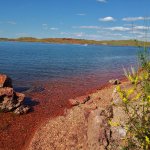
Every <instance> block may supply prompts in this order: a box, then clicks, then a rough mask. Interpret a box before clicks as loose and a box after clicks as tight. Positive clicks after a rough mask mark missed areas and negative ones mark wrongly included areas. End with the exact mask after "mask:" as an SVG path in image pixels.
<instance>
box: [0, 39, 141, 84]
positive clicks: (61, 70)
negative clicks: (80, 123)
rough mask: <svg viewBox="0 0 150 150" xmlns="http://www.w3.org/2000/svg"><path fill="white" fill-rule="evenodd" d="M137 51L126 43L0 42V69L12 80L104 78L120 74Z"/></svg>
mask: <svg viewBox="0 0 150 150" xmlns="http://www.w3.org/2000/svg"><path fill="white" fill-rule="evenodd" d="M137 52H138V49H137V48H136V47H129V46H126V47H121V46H98V45H87V46H85V45H71V44H46V43H29V42H0V72H1V73H6V74H8V75H9V76H10V77H12V78H13V81H14V84H16V83H18V82H19V83H21V82H25V83H26V82H30V83H31V84H32V83H33V82H36V81H47V80H59V79H64V80H65V79H69V78H72V77H78V79H79V80H83V81H84V82H86V83H88V82H91V80H89V79H90V78H95V79H96V80H97V79H98V80H99V81H107V80H108V79H111V78H113V77H116V78H117V77H120V76H122V75H123V71H122V68H123V66H125V67H130V66H131V65H135V64H136V61H137ZM96 80H95V82H97V81H96ZM89 84H90V83H89Z"/></svg>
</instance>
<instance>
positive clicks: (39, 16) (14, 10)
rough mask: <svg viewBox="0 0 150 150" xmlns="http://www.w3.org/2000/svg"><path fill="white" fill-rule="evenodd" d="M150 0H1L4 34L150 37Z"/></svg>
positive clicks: (0, 23)
mask: <svg viewBox="0 0 150 150" xmlns="http://www.w3.org/2000/svg"><path fill="white" fill-rule="evenodd" d="M149 8H150V0H0V14H1V15H0V37H8V38H16V37H25V36H32V37H37V38H46V37H57V38H59V37H66V38H81V39H94V40H116V39H132V38H136V39H143V38H145V37H147V38H150V33H149V32H146V33H147V34H146V36H145V30H146V31H149V30H148V29H149V23H150V9H149Z"/></svg>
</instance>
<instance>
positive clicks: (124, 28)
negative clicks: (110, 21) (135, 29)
mask: <svg viewBox="0 0 150 150" xmlns="http://www.w3.org/2000/svg"><path fill="white" fill-rule="evenodd" d="M104 29H108V30H112V31H129V30H131V29H130V28H126V27H122V26H120V27H109V28H104Z"/></svg>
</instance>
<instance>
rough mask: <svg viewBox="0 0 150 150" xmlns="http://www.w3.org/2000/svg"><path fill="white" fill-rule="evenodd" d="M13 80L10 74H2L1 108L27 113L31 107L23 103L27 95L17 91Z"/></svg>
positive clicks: (0, 81)
mask: <svg viewBox="0 0 150 150" xmlns="http://www.w3.org/2000/svg"><path fill="white" fill-rule="evenodd" d="M11 81H12V80H11V79H10V78H9V77H8V76H6V75H4V74H0V110H1V112H10V111H12V112H14V113H16V114H24V113H27V112H28V110H29V109H30V108H29V107H28V106H24V105H23V101H24V98H25V95H24V94H22V93H18V92H15V91H14V89H13V88H12V82H11Z"/></svg>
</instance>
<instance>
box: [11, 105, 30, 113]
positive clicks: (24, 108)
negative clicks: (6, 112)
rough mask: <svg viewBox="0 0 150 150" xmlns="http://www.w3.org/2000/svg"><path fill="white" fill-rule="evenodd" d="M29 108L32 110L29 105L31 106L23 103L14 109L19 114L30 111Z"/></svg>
mask: <svg viewBox="0 0 150 150" xmlns="http://www.w3.org/2000/svg"><path fill="white" fill-rule="evenodd" d="M29 110H30V107H29V106H24V105H21V106H20V107H18V108H17V109H16V110H14V113H15V114H17V115H22V114H26V113H28V112H29Z"/></svg>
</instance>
